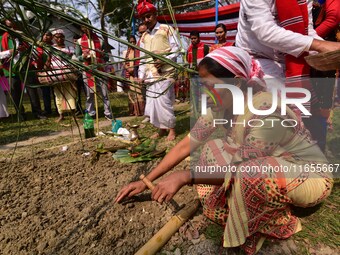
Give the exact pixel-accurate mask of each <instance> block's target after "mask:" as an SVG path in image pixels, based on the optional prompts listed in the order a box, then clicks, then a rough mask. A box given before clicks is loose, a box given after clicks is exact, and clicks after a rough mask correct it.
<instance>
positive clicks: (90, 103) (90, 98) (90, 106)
mask: <svg viewBox="0 0 340 255" xmlns="http://www.w3.org/2000/svg"><path fill="white" fill-rule="evenodd" d="M83 81H84V88H85V94H86V102H85V108H86V110H87V112H88V113H89V114H90V115H91V116H92V117H94V116H95V115H96V109H95V106H94V91H93V88H90V87H89V86H88V83H87V77H86V74H85V73H84V75H83Z"/></svg>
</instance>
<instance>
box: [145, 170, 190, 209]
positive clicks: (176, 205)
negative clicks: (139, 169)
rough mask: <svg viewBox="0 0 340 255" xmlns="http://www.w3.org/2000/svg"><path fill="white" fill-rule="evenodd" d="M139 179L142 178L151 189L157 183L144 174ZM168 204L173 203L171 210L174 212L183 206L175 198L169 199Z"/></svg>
mask: <svg viewBox="0 0 340 255" xmlns="http://www.w3.org/2000/svg"><path fill="white" fill-rule="evenodd" d="M139 179H141V180H142V181H143V182H144V184H145V185H146V186H147V187H148V188H149V189H150V190H151V191H152V190H153V189H154V188H155V185H153V183H152V182H151V181H150V180H149V179H148V178H147V177H146V176H145V175H144V174H141V175H140V176H139ZM166 204H167V205H171V207H172V208H171V210H172V212H173V213H176V212H178V211H179V210H180V209H182V208H183V206H182V207H181V206H179V204H178V203H177V202H176V201H175V200H174V199H173V198H172V199H171V200H170V201H169V203H166Z"/></svg>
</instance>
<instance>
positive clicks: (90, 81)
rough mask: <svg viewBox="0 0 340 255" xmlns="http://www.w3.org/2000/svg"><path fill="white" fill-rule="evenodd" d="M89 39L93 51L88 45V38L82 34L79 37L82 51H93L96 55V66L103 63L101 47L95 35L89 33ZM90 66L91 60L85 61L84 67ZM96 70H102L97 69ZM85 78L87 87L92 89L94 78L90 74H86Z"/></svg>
mask: <svg viewBox="0 0 340 255" xmlns="http://www.w3.org/2000/svg"><path fill="white" fill-rule="evenodd" d="M90 39H91V41H93V44H94V49H92V48H91V46H90V45H89V38H88V36H87V35H86V34H83V36H82V37H81V49H82V51H89V50H94V51H95V53H96V64H101V63H104V61H103V57H102V47H101V42H100V40H99V37H98V36H97V35H96V34H95V33H91V36H90ZM91 59H92V58H91ZM90 64H91V60H89V61H87V60H85V65H87V66H88V65H90ZM98 70H102V68H100V67H98ZM86 77H87V83H88V86H89V87H90V88H92V87H93V86H94V77H93V76H92V73H91V72H86Z"/></svg>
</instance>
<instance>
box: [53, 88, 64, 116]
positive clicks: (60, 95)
mask: <svg viewBox="0 0 340 255" xmlns="http://www.w3.org/2000/svg"><path fill="white" fill-rule="evenodd" d="M54 95H55V101H56V105H57V110H58V113H59V117H58V119H56V121H55V122H60V121H62V120H63V119H64V114H63V109H62V107H63V106H62V105H63V93H62V87H61V86H56V87H55V88H54Z"/></svg>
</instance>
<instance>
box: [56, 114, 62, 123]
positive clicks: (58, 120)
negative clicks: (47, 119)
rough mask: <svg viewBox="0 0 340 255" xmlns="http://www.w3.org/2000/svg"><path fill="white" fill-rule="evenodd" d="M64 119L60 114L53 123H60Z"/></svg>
mask: <svg viewBox="0 0 340 255" xmlns="http://www.w3.org/2000/svg"><path fill="white" fill-rule="evenodd" d="M63 119H64V115H62V114H60V115H59V118H58V119H56V120H55V122H57V123H59V122H60V121H62V120H63Z"/></svg>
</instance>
